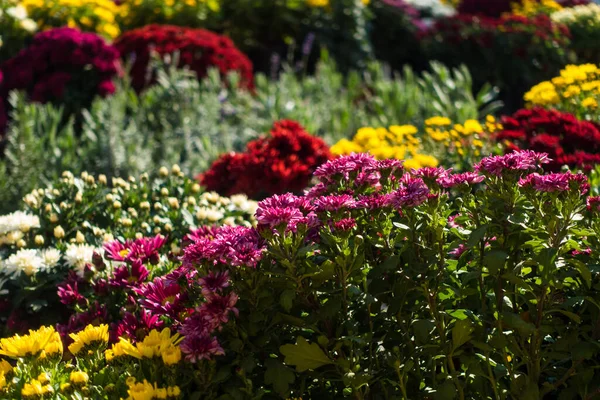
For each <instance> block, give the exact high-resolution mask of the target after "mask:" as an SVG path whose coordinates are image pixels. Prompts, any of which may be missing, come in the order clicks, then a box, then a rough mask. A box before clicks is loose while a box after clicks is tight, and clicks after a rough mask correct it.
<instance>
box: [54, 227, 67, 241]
mask: <svg viewBox="0 0 600 400" xmlns="http://www.w3.org/2000/svg"><path fill="white" fill-rule="evenodd" d="M54 237H55V238H57V239H62V238H64V237H65V230H64V229H63V228H62V226H60V225H58V226H57V227H56V228H54Z"/></svg>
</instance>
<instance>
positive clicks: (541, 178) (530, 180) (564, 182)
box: [519, 172, 587, 192]
mask: <svg viewBox="0 0 600 400" xmlns="http://www.w3.org/2000/svg"><path fill="white" fill-rule="evenodd" d="M571 183H574V185H575V186H577V190H578V191H580V190H581V188H582V185H584V184H586V183H587V178H586V176H585V175H583V174H573V173H571V172H565V173H561V172H558V173H551V174H547V175H540V174H538V173H533V174H530V175H528V176H526V177H524V178H521V179H520V180H519V186H520V187H532V188H533V189H535V190H537V191H538V192H564V191H567V190H569V189H571V187H572V185H571ZM586 191H587V190H586Z"/></svg>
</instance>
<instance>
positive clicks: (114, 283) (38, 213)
mask: <svg viewBox="0 0 600 400" xmlns="http://www.w3.org/2000/svg"><path fill="white" fill-rule="evenodd" d="M158 175H159V176H158V177H157V178H155V179H149V178H148V176H147V175H144V176H142V177H141V178H140V179H134V178H129V179H128V180H124V179H121V178H114V179H113V180H112V182H111V185H110V186H109V182H108V180H107V178H106V177H105V176H102V175H101V176H99V177H96V178H95V177H93V176H91V175H88V174H85V173H84V174H82V176H81V178H79V177H74V176H73V175H72V174H71V173H65V174H64V175H63V178H62V179H61V180H60V181H58V182H55V183H54V184H53V185H52V186H51V187H49V188H48V189H37V190H35V191H33V192H32V193H31V194H30V195H28V196H26V198H25V203H26V205H27V208H28V212H21V211H19V212H15V213H13V214H9V215H5V216H2V217H0V274H1V275H2V277H3V278H4V279H6V282H5V284H4V286H3V288H4V289H5V291H6V292H5V294H3V295H2V302H1V304H2V307H1V309H0V318H1V319H2V320H3V321H7V323H8V328H9V330H13V331H14V330H17V331H18V330H22V329H23V328H26V327H27V326H28V324H35V323H36V320H37V319H38V318H43V319H45V318H46V317H48V318H50V319H52V318H56V316H54V315H53V312H54V311H56V306H57V305H58V304H59V302H62V303H63V304H69V305H73V306H77V307H78V308H79V309H80V310H87V313H86V314H85V315H84V316H80V317H78V318H79V319H78V321H77V324H76V326H78V327H81V326H83V325H85V324H86V323H88V322H91V321H93V320H94V319H97V318H99V315H103V312H104V309H103V308H102V307H100V308H95V307H96V304H95V300H94V299H93V298H92V297H93V296H92V297H90V296H89V295H88V292H89V291H90V290H91V291H94V293H95V294H94V296H95V295H96V294H98V293H100V294H106V293H107V291H109V292H110V291H112V290H122V289H123V288H129V289H131V288H132V287H133V286H132V283H134V282H138V283H139V284H140V285H141V284H142V283H145V282H147V281H148V280H152V279H154V277H155V275H153V274H151V273H150V268H149V267H148V263H150V265H157V264H159V261H160V264H161V265H163V264H162V263H163V262H164V261H165V260H167V259H172V260H174V259H175V258H176V257H177V256H178V255H180V254H182V252H181V247H182V246H183V244H182V241H184V239H185V241H188V240H189V239H188V238H187V236H188V233H189V232H190V229H192V230H193V232H196V231H198V229H200V230H202V229H208V228H207V227H210V226H213V225H226V226H236V225H245V226H251V225H252V224H253V223H254V218H253V215H254V212H255V210H256V207H257V204H256V202H254V201H250V200H248V198H247V197H246V196H244V195H237V196H232V197H230V198H226V197H221V196H219V195H218V194H216V193H214V192H212V193H211V192H205V193H202V192H201V190H200V185H199V184H198V183H196V182H195V181H192V180H190V179H188V178H185V177H184V176H183V173H182V172H181V170H180V168H179V167H178V166H174V167H173V168H172V169H171V170H168V169H167V168H164V167H163V168H161V169H160V170H159V173H158ZM198 227H201V228H198ZM163 235H164V236H163ZM192 236H193V235H192ZM115 237H116V238H120V241H116V242H115V241H114V238H115ZM106 242H107V243H108V244H107V246H108V247H107V248H106V251H107V252H108V253H107V257H108V260H112V261H114V262H119V263H124V264H127V266H125V265H116V266H115V267H114V268H110V269H109V270H108V271H107V270H106V268H107V266H108V265H110V262H109V261H107V260H106V259H104V258H103V257H102V256H103V255H104V254H103V253H104V251H102V250H101V249H102V247H103V244H104V243H106ZM159 249H161V250H160V251H161V253H160V254H162V258H161V257H159V252H158V250H159ZM169 265H170V264H169ZM171 267H172V266H171ZM109 272H110V274H109V275H106V274H108V273H109ZM163 272H164V271H163ZM99 274H100V275H99ZM104 275H106V276H104ZM90 279H93V280H94V282H95V281H97V280H99V279H100V281H99V282H97V284H93V285H91V284H90ZM102 279H104V280H102ZM57 285H58V296H56V287H57ZM171 289H173V287H171ZM16 293H26V294H27V295H25V296H15V294H16ZM39 298H45V299H46V300H45V301H44V305H42V306H40V304H39V302H38V299H39ZM42 310H44V311H45V313H42ZM88 317H89V319H86V318H88ZM143 318H144V315H142V316H141V317H140V318H139V320H140V321H141V320H143ZM130 319H131V320H133V321H137V320H136V319H135V318H133V317H131V318H130ZM104 320H106V321H109V319H106V318H105V319H104ZM155 322H156V321H154V322H152V321H148V326H150V327H153V326H154V325H155ZM134 326H135V325H134ZM115 329H116V328H115ZM133 330H135V329H133Z"/></svg>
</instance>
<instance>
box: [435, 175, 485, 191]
mask: <svg viewBox="0 0 600 400" xmlns="http://www.w3.org/2000/svg"><path fill="white" fill-rule="evenodd" d="M484 180H485V176H483V175H479V174H478V173H476V172H464V173H462V174H454V175H446V176H441V177H439V178H438V179H437V183H438V184H439V185H440V186H442V187H444V188H446V189H449V188H453V187H455V186H459V185H463V184H467V185H474V184H476V183H481V182H483V181H484Z"/></svg>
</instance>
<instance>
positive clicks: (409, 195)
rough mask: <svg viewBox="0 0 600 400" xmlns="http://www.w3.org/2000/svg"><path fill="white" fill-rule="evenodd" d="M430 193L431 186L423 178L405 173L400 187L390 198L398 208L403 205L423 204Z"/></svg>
mask: <svg viewBox="0 0 600 400" xmlns="http://www.w3.org/2000/svg"><path fill="white" fill-rule="evenodd" d="M428 195H429V188H428V187H427V185H426V184H425V182H423V179H421V178H413V177H411V176H408V175H405V176H403V177H402V182H401V183H400V187H399V188H398V190H396V191H395V192H394V193H392V196H391V198H390V202H391V204H392V205H393V206H394V207H395V208H398V209H401V208H403V207H416V206H418V205H420V204H423V203H424V202H425V201H426V200H427V198H428Z"/></svg>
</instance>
